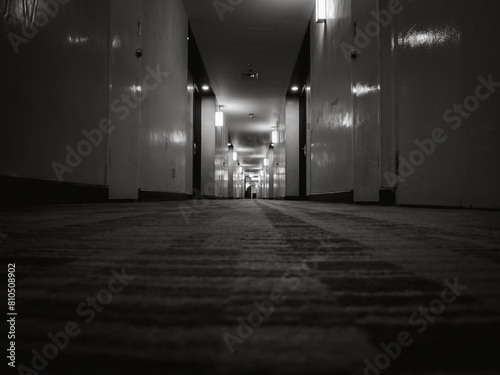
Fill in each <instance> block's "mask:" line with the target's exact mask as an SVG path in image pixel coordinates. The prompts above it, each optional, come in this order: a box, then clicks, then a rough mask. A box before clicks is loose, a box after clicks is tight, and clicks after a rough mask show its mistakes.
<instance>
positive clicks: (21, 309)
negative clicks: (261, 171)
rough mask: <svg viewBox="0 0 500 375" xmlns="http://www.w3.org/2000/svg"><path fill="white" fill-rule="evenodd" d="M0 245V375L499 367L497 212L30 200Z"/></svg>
mask: <svg viewBox="0 0 500 375" xmlns="http://www.w3.org/2000/svg"><path fill="white" fill-rule="evenodd" d="M0 241H1V243H0V250H1V254H0V256H1V258H2V268H3V271H2V272H3V275H4V277H3V279H4V283H5V288H4V294H3V295H4V298H5V301H7V293H6V287H7V265H8V264H9V263H15V266H16V271H15V274H16V312H17V314H18V315H17V316H16V325H15V329H16V331H15V334H16V338H15V348H16V358H15V365H16V366H17V368H12V367H9V366H7V362H9V360H8V359H6V358H4V360H5V363H3V364H2V366H3V370H2V371H1V373H2V374H43V375H52V374H53V375H59V374H69V375H80V374H86V375H87V374H96V375H101V374H102V375H104V374H112V375H125V374H126V375H128V374H141V375H142V374H148V375H157V374H158V375H159V374H162V375H163V374H165V375H166V374H310V375H313V374H328V375H337V374H342V375H352V374H355V375H362V374H365V375H378V374H398V375H399V374H401V375H416V374H425V375H440V374H446V375H452V374H453V375H486V374H500V363H499V355H498V353H499V347H500V344H499V337H500V213H498V212H488V211H472V210H471V211H468V210H444V209H413V208H396V207H375V206H373V207H372V206H355V205H340V204H338V205H334V204H323V203H313V202H290V201H266V200H238V201H222V200H217V201H187V202H165V203H163V202H162V203H120V204H116V203H106V204H95V205H61V206H39V207H25V208H19V209H16V210H14V209H11V210H9V211H3V212H1V213H0ZM4 306H5V309H6V308H7V305H6V303H4ZM5 311H6V310H5ZM8 328H9V327H8V325H7V324H6V325H4V333H5V335H4V337H5V336H7V330H8ZM2 341H3V342H4V346H6V347H5V349H8V348H9V346H8V345H9V344H8V340H6V339H4V340H2ZM4 352H5V350H4ZM6 368H7V371H4V370H5V369H6Z"/></svg>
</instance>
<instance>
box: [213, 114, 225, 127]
mask: <svg viewBox="0 0 500 375" xmlns="http://www.w3.org/2000/svg"><path fill="white" fill-rule="evenodd" d="M215 126H217V127H219V128H220V127H222V126H224V112H222V111H217V112H215Z"/></svg>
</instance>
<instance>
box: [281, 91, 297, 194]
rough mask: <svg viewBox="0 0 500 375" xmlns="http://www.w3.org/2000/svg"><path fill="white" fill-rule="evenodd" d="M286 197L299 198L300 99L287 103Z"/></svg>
mask: <svg viewBox="0 0 500 375" xmlns="http://www.w3.org/2000/svg"><path fill="white" fill-rule="evenodd" d="M285 132H286V134H285V136H286V141H285V147H286V193H285V196H286V197H298V196H299V161H300V160H299V158H300V145H299V98H294V97H287V98H286V101H285Z"/></svg>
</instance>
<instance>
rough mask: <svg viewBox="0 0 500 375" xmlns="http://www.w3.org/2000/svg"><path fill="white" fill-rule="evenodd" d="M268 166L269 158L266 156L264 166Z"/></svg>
mask: <svg viewBox="0 0 500 375" xmlns="http://www.w3.org/2000/svg"><path fill="white" fill-rule="evenodd" d="M268 166H269V159H268V158H265V159H264V167H268Z"/></svg>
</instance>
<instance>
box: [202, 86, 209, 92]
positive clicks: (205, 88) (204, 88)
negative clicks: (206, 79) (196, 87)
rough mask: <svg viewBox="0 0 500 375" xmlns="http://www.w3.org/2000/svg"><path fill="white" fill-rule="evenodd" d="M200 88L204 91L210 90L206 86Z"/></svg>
mask: <svg viewBox="0 0 500 375" xmlns="http://www.w3.org/2000/svg"><path fill="white" fill-rule="evenodd" d="M201 88H202V89H203V90H205V91H207V90H209V89H210V87H209V86H208V85H203V86H201Z"/></svg>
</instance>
